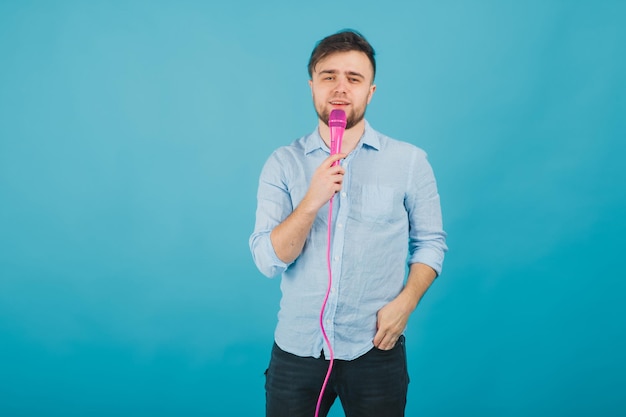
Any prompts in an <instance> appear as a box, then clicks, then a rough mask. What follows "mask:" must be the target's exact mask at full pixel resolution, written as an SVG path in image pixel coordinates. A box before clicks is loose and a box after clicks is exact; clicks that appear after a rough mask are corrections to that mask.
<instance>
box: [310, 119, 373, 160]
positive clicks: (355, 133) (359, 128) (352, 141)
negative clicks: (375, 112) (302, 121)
mask: <svg viewBox="0 0 626 417" xmlns="http://www.w3.org/2000/svg"><path fill="white" fill-rule="evenodd" d="M318 128H319V132H320V136H321V137H322V139H323V140H324V143H325V144H326V146H328V147H329V148H330V128H329V127H328V125H326V123H324V122H322V121H321V120H320V121H319V123H318ZM363 132H365V120H364V119H363V120H361V121H360V122H358V123H357V124H355V125H354V126H352V127H351V128H350V129H346V130H345V131H344V133H343V139H342V141H341V153H345V154H348V153H350V152H352V151H353V150H354V148H356V145H357V144H358V143H359V140H361V136H363Z"/></svg>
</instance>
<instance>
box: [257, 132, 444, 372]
mask: <svg viewBox="0 0 626 417" xmlns="http://www.w3.org/2000/svg"><path fill="white" fill-rule="evenodd" d="M328 155H329V149H328V147H327V146H326V144H325V143H324V141H323V140H322V138H321V137H320V135H319V132H318V130H317V129H316V130H315V132H313V133H312V134H310V135H308V136H304V137H302V138H300V139H298V140H296V141H295V142H293V143H292V144H291V145H288V146H284V147H281V148H279V149H277V150H276V151H275V152H274V153H273V154H272V155H271V156H270V157H269V159H268V160H267V162H266V163H265V166H264V167H263V170H262V172H261V176H260V180H259V189H258V195H257V200H258V206H257V212H256V224H255V228H254V232H253V233H252V235H251V236H250V249H251V251H252V257H253V259H254V262H255V263H256V265H257V267H258V268H259V270H260V271H261V272H262V273H263V274H264V275H266V276H268V277H274V276H277V275H279V274H282V280H281V284H280V286H281V290H282V299H281V302H280V311H279V313H278V324H277V327H276V332H275V340H276V343H277V344H278V346H279V347H280V348H281V349H283V350H285V351H287V352H290V353H292V354H294V355H298V356H303V357H306V356H312V357H315V358H318V357H319V356H320V353H321V351H322V349H324V353H325V357H326V358H328V357H329V351H328V349H327V347H326V346H325V343H324V339H323V336H322V333H321V329H320V325H319V315H320V310H321V307H322V303H323V300H324V296H325V295H326V290H327V288H328V269H327V263H326V247H327V245H326V243H327V233H328V203H327V204H326V205H325V206H323V207H322V208H321V209H320V210H319V212H318V214H317V218H316V219H315V221H314V223H313V227H312V228H311V231H310V233H309V235H308V237H307V239H306V242H305V244H304V249H303V250H302V253H301V254H300V256H299V257H298V258H297V259H296V260H295V261H294V262H292V263H291V264H286V263H284V262H282V261H281V260H280V259H279V258H278V257H277V256H276V252H275V251H274V248H273V246H272V244H271V241H270V232H271V231H272V230H273V229H274V227H276V226H277V225H278V224H280V223H281V222H282V221H283V220H284V219H285V218H286V217H287V216H288V215H289V214H291V212H292V211H293V209H294V208H295V207H297V205H298V204H299V203H300V201H301V200H302V199H303V198H304V195H305V194H306V192H307V190H308V188H309V182H310V179H311V176H312V175H313V172H314V171H315V170H316V169H317V168H318V166H319V165H320V164H321V163H322V161H324V159H326V158H327V157H328ZM341 164H342V166H343V167H344V168H345V170H346V173H345V175H344V179H343V185H342V190H341V192H339V193H337V194H336V195H335V197H334V200H333V215H332V245H331V248H332V252H331V253H332V255H331V258H332V263H331V265H332V278H333V279H332V281H333V285H332V290H331V292H330V296H329V299H328V303H327V305H326V309H325V314H324V327H325V330H326V334H327V335H328V338H329V339H330V342H331V345H332V346H333V350H334V353H335V358H336V359H344V360H352V359H355V358H357V357H359V356H361V355H363V354H364V353H366V352H367V351H369V350H370V349H372V347H373V339H374V335H375V334H376V313H377V312H378V310H380V308H381V307H383V306H384V305H386V304H387V303H389V302H390V301H392V300H393V299H394V298H395V297H396V296H397V295H398V294H399V293H400V291H401V290H402V289H403V287H404V282H405V278H406V265H407V263H408V264H409V265H410V264H412V263H415V262H420V263H424V264H426V265H428V266H430V267H432V268H433V269H434V270H435V271H436V272H437V273H438V274H439V273H440V272H441V266H442V262H443V257H444V253H445V251H446V250H447V247H446V244H445V238H446V234H445V232H444V231H443V228H442V221H441V209H440V204H439V194H438V192H437V185H436V182H435V177H434V175H433V171H432V169H431V166H430V164H429V163H428V161H427V159H426V154H425V153H424V151H422V150H421V149H419V148H417V147H416V146H414V145H411V144H409V143H406V142H401V141H397V140H394V139H391V138H389V137H387V136H385V135H383V134H381V133H379V132H377V131H375V130H374V129H372V128H371V127H370V126H369V124H368V123H367V122H366V126H365V132H364V134H363V136H362V138H361V140H360V141H359V144H358V145H357V147H356V148H355V149H354V150H353V151H352V152H350V154H349V155H348V156H347V158H346V159H344V160H343V161H342V162H341Z"/></svg>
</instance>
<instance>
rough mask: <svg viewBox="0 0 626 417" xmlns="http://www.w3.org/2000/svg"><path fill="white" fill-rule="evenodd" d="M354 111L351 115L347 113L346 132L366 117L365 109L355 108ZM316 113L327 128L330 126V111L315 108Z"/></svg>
mask: <svg viewBox="0 0 626 417" xmlns="http://www.w3.org/2000/svg"><path fill="white" fill-rule="evenodd" d="M353 109H354V111H352V112H350V114H348V113H346V130H348V129H351V128H353V127H354V126H355V125H356V124H357V123H359V122H360V121H361V120H363V118H364V117H365V107H363V108H354V107H353ZM315 112H316V113H317V117H319V118H320V120H321V121H322V122H324V124H325V125H326V126H328V119H329V117H330V110H328V109H326V108H324V109H322V110H321V111H320V109H318V108H317V107H315Z"/></svg>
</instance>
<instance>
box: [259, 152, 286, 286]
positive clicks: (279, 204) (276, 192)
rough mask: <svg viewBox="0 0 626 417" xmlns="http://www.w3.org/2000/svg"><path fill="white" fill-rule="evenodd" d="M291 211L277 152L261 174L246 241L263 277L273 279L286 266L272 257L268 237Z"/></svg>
mask: <svg viewBox="0 0 626 417" xmlns="http://www.w3.org/2000/svg"><path fill="white" fill-rule="evenodd" d="M292 211H293V208H292V203H291V198H290V196H289V192H288V190H287V186H286V181H285V179H284V173H283V170H282V164H281V163H280V160H279V157H278V153H277V152H274V153H273V154H272V155H271V156H270V158H269V159H268V160H267V162H266V163H265V166H264V167H263V170H262V171H261V176H260V179H259V189H258V192H257V212H256V223H255V226H254V232H253V233H252V235H251V236H250V240H249V244H250V251H251V252H252V259H253V260H254V263H255V264H256V266H257V268H258V269H259V271H260V272H261V273H262V274H263V275H265V276H267V277H270V278H271V277H275V276H277V275H278V274H281V273H282V272H283V271H285V269H287V267H288V266H289V264H286V263H285V262H283V261H281V260H280V259H279V258H278V256H277V255H276V251H275V250H274V247H273V246H272V241H271V239H270V234H271V232H272V230H274V228H275V227H276V226H278V225H279V224H280V223H281V222H282V221H283V220H284V219H285V218H286V217H287V216H288V215H289V214H290V213H291V212H292Z"/></svg>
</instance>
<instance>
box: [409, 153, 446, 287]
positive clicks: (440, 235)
mask: <svg viewBox="0 0 626 417" xmlns="http://www.w3.org/2000/svg"><path fill="white" fill-rule="evenodd" d="M408 181H409V182H408V184H407V195H406V198H405V206H406V210H407V213H408V216H409V258H408V263H409V265H410V264H413V263H417V262H419V263H423V264H426V265H428V266H430V267H431V268H433V269H434V270H435V272H437V275H439V274H441V269H442V266H443V258H444V254H445V252H446V251H447V250H448V247H447V246H446V233H445V232H444V230H443V222H442V218H441V204H440V198H439V192H438V191H437V183H436V181H435V175H434V173H433V170H432V167H431V166H430V164H429V163H428V160H427V157H426V153H425V152H423V151H422V150H420V149H417V150H416V152H415V153H414V155H413V158H412V160H411V168H410V171H409V176H408Z"/></svg>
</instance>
